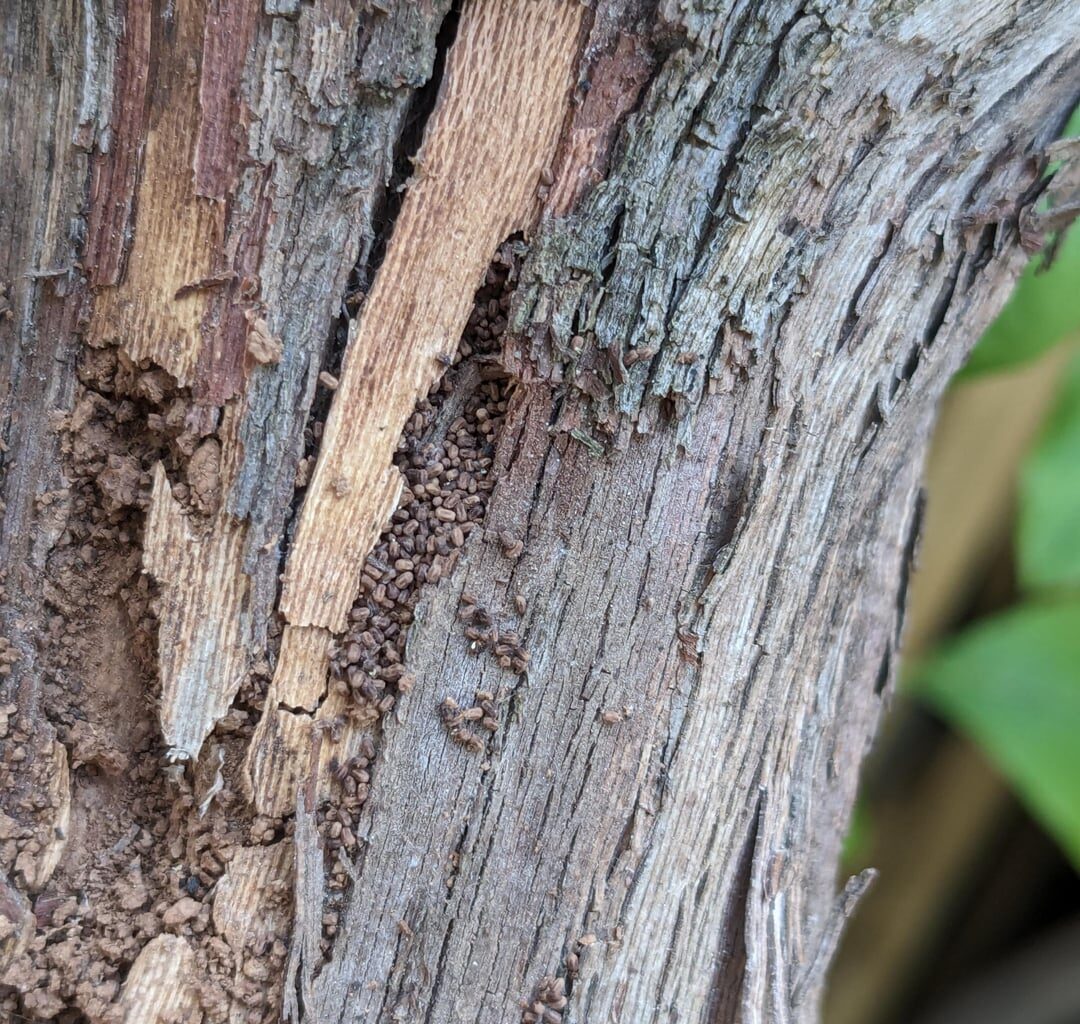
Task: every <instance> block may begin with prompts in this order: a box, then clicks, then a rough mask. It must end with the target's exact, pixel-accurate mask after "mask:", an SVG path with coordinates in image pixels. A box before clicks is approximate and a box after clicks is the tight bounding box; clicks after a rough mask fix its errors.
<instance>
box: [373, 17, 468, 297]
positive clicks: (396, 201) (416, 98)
mask: <svg viewBox="0 0 1080 1024" xmlns="http://www.w3.org/2000/svg"><path fill="white" fill-rule="evenodd" d="M460 19H461V0H455V2H454V4H453V6H452V7H451V8H450V10H449V11H448V12H447V14H446V16H445V17H444V18H443V20H442V23H441V24H440V25H439V31H438V33H437V34H436V36H435V60H434V63H433V65H432V70H431V77H430V78H428V80H427V81H426V82H425V83H424V84H423V85H422V86H421V87H420V88H419V89H417V90H416V91H415V92H414V93H413V95H412V99H411V100H410V102H409V109H408V112H407V113H406V114H405V120H404V124H403V126H402V129H401V134H400V135H399V136H398V138H397V142H396V144H395V146H394V161H393V170H392V172H391V176H390V180H389V182H388V183H387V186H386V190H385V192H384V193H383V200H382V203H381V204H380V206H379V207H378V208H377V209H376V211H375V214H374V216H373V217H372V221H371V227H372V233H373V234H374V238H375V240H374V242H373V243H372V246H371V255H370V256H369V257H368V260H367V265H366V266H364V267H360V266H358V267H357V268H356V269H355V270H354V271H353V277H354V281H353V287H355V288H357V289H361V290H363V291H367V289H368V288H369V287H370V286H371V282H372V281H373V280H374V278H375V274H376V273H377V272H378V269H379V267H380V266H381V265H382V261H383V259H384V258H385V256H386V247H387V245H389V244H390V238H391V236H392V235H393V231H394V222H395V221H396V220H397V215H398V213H399V212H400V211H401V204H402V202H403V201H404V199H405V192H406V190H407V189H408V181H409V177H410V175H411V174H412V173H413V162H414V160H415V159H416V155H417V153H418V152H419V151H420V147H421V145H422V144H423V141H424V132H425V130H426V129H427V123H428V119H429V118H430V117H431V114H432V112H433V111H434V110H435V103H436V101H437V100H438V98H439V89H440V87H441V85H442V79H443V73H444V72H445V69H446V55H447V54H448V53H449V52H450V47H451V46H453V44H454V38H455V37H456V35H457V29H458V23H459V21H460Z"/></svg>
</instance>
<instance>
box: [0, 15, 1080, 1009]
mask: <svg viewBox="0 0 1080 1024" xmlns="http://www.w3.org/2000/svg"><path fill="white" fill-rule="evenodd" d="M3 30H4V31H3V43H2V45H3V53H4V56H3V64H2V75H3V78H4V83H3V84H4V88H3V90H2V92H0V104H2V105H3V124H4V126H5V127H4V135H3V155H4V166H5V168H6V174H5V177H4V180H3V181H2V182H0V210H2V220H0V231H2V238H3V252H4V257H5V261H6V263H5V269H4V272H3V275H4V276H3V281H2V285H3V289H4V291H3V297H2V298H3V311H2V316H0V338H2V349H0V355H2V358H3V370H4V376H3V384H4V387H3V392H2V395H0V401H2V403H3V405H2V409H3V421H2V428H3V434H2V438H3V445H2V448H3V454H2V464H3V484H2V486H3V501H4V519H3V531H2V534H0V560H2V568H3V572H4V584H3V585H4V595H3V596H4V602H3V607H2V609H0V619H2V622H3V630H4V632H3V640H2V645H0V690H2V694H0V699H2V703H0V712H2V713H0V792H2V794H3V796H2V808H0V811H2V813H0V861H2V866H3V871H4V874H3V877H2V878H0V970H2V973H0V982H2V983H3V986H4V987H3V988H2V989H0V993H2V994H0V1000H2V1002H0V1005H2V1007H3V1011H4V1013H6V1014H8V1015H12V1016H13V1019H19V1018H20V1017H21V1018H25V1019H29V1020H35V1021H47V1020H57V1021H65V1022H72V1021H92V1022H95V1024H96V1022H115V1021H131V1022H144V1021H148V1022H164V1021H174V1020H183V1021H188V1020H190V1021H206V1022H208V1024H209V1022H224V1021H229V1022H233V1021H237V1022H239V1021H264V1020H266V1021H270V1020H276V1019H279V1018H280V1016H281V1015H282V1014H284V1015H285V1016H286V1017H288V1018H289V1019H292V1020H297V1021H301V1020H302V1021H311V1022H314V1021H319V1022H335V1024H337V1022H346V1021H373V1022H374V1021H398V1020H410V1021H427V1022H442V1021H451V1020H453V1021H468V1020H475V1021H478V1022H487V1021H506V1020H517V1019H520V1020H522V1021H539V1020H545V1021H559V1020H563V1021H575V1022H584V1024H590V1022H601V1021H624V1022H635V1024H636V1022H644V1021H669V1022H670V1021H701V1022H709V1024H721V1022H725V1021H732V1022H733V1021H747V1022H750V1021H769V1022H784V1021H810V1020H814V1019H815V1018H816V1015H817V1006H818V1002H819V997H820V993H821V990H822V986H823V984H824V982H825V976H826V971H827V967H828V964H829V960H830V957H831V955H832V952H833V949H834V947H835V945H836V942H837V939H838V937H839V934H840V931H841V929H842V926H843V922H844V919H845V917H846V916H847V915H848V914H849V913H850V912H851V909H852V907H853V905H854V903H855V901H856V899H857V897H858V895H859V893H860V892H861V890H862V889H863V888H864V887H865V885H866V884H867V882H868V879H867V878H857V879H852V880H849V881H845V880H844V879H840V880H839V881H838V879H837V860H838V853H839V846H840V841H841V837H842V836H843V833H844V830H845V826H846V822H847V818H848V815H849V812H850V808H851V805H852V802H853V799H854V794H855V788H856V784H857V779H858V769H859V764H860V761H861V759H862V757H863V756H864V755H865V753H866V751H867V748H868V745H869V744H870V742H871V739H872V737H873V734H874V731H875V728H876V726H877V723H878V721H879V718H880V715H881V713H882V710H883V707H884V706H885V703H886V702H887V699H888V695H889V692H890V688H891V686H892V682H893V678H894V675H895V670H896V657H897V650H898V645H899V643H900V637H901V628H902V622H903V608H904V593H905V589H906V584H907V576H908V573H909V570H910V565H911V561H912V558H913V554H914V552H915V549H916V546H917V540H918V532H919V516H920V498H919V473H920V466H921V462H922V457H923V453H924V449H925V444H926V440H927V436H928V432H929V430H930V426H931V423H932V418H933V412H934V407H935V403H936V402H937V399H938V398H939V397H940V394H941V392H942V389H943V388H944V386H945V384H946V382H947V381H948V379H949V376H950V375H951V374H952V373H953V372H954V371H955V370H956V368H957V367H958V366H959V365H960V363H961V362H962V360H963V358H964V355H965V353H966V351H967V349H968V347H969V346H970V344H971V342H972V341H973V340H974V339H975V338H976V337H977V336H978V334H979V332H980V330H981V329H982V328H983V326H984V325H985V324H986V323H987V322H988V320H989V319H990V318H991V317H992V316H993V315H994V313H995V312H996V311H997V309H998V308H999V307H1000V305H1001V303H1002V302H1003V301H1004V298H1005V296H1006V295H1007V292H1008V289H1009V286H1010V284H1011V282H1012V281H1013V279H1014V278H1015V276H1016V274H1017V273H1018V271H1019V269H1020V268H1021V266H1022V265H1023V262H1024V259H1025V258H1026V255H1025V251H1024V250H1025V248H1026V249H1027V250H1029V251H1030V250H1031V249H1032V248H1033V247H1034V246H1037V245H1038V244H1039V243H1040V230H1041V228H1042V227H1043V221H1042V214H1041V213H1040V211H1039V208H1038V206H1037V204H1038V203H1039V202H1040V201H1041V200H1042V198H1043V197H1044V195H1045V193H1046V190H1047V188H1048V183H1049V179H1048V178H1047V177H1046V176H1045V174H1044V172H1045V169H1046V163H1047V161H1046V148H1047V146H1048V145H1049V144H1050V143H1051V142H1052V140H1053V139H1054V138H1055V137H1056V135H1057V133H1058V131H1059V130H1060V128H1061V126H1062V124H1063V123H1064V120H1065V118H1066V116H1067V115H1068V113H1069V111H1070V110H1071V108H1072V107H1073V105H1074V104H1075V103H1076V101H1077V98H1078V97H1077V94H1078V86H1077V73H1076V72H1077V54H1078V51H1080V13H1078V11H1077V8H1076V5H1075V4H1072V3H1069V2H1067V0H1037V2H1032V3H1027V4H1022V5H1021V4H1001V3H998V2H996V0H972V2H969V3H967V4H964V5H960V6H958V5H956V4H953V3H948V2H930V3H924V4H920V5H912V4H906V3H901V2H897V0H881V2H878V3H873V4H866V3H855V2H851V3H843V2H830V0H821V2H818V3H807V2H805V0H804V2H790V3H789V2H784V0H768V2H760V3H748V2H745V3H744V2H737V0H730V2H716V3H709V2H704V0H702V2H700V3H692V4H688V3H677V2H674V0H671V2H669V0H660V2H649V0H596V2H595V3H593V4H583V3H580V2H578V0H483V2H480V0H473V2H466V3H464V4H463V5H462V6H461V7H460V9H459V8H457V7H454V8H453V9H451V7H450V4H449V2H448V0H422V2H417V3H377V2H372V3H359V4H358V3H350V2H347V0H264V2H263V3H261V4H258V3H255V2H253V0H214V2H211V3H203V2H201V0H177V2H175V3H168V4H160V3H156V2H151V0H85V2H83V3H81V4H77V3H74V2H73V0H46V2H43V3H9V4H8V5H7V9H6V10H5V12H4V24H3ZM1049 187H1052V186H1049Z"/></svg>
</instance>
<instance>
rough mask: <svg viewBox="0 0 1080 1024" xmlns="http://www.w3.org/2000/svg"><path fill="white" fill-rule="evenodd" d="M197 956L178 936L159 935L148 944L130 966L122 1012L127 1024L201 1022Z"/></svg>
mask: <svg viewBox="0 0 1080 1024" xmlns="http://www.w3.org/2000/svg"><path fill="white" fill-rule="evenodd" d="M194 967H195V954H194V952H193V951H192V949H191V947H190V946H189V945H188V944H187V943H186V942H185V941H184V940H183V939H182V938H180V937H178V936H176V935H159V936H158V937H157V938H156V939H152V940H151V941H150V942H149V943H147V945H146V948H145V949H143V951H142V952H141V953H140V954H139V956H138V958H137V959H136V960H135V963H134V964H132V966H131V971H130V973H129V974H128V977H127V981H125V982H124V991H123V993H122V995H121V996H120V1010H121V1012H122V1013H123V1015H124V1016H123V1019H124V1021H125V1022H127V1021H130V1022H132V1024H134V1022H135V1021H139V1024H172V1022H173V1021H184V1022H187V1021H192V1020H198V1019H199V1016H200V1010H199V996H198V992H197V990H196V988H195V985H194V984H193V982H192V977H193V973H194Z"/></svg>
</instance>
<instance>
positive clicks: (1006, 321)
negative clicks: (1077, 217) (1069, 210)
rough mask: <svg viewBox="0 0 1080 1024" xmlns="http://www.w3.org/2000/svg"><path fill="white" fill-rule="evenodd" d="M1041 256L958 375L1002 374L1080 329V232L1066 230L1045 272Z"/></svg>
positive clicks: (1037, 258)
mask: <svg viewBox="0 0 1080 1024" xmlns="http://www.w3.org/2000/svg"><path fill="white" fill-rule="evenodd" d="M1042 262H1043V258H1042V256H1036V257H1034V259H1032V260H1031V262H1030V263H1028V265H1027V269H1026V270H1025V271H1024V273H1023V275H1022V276H1021V278H1020V281H1019V283H1018V284H1017V286H1016V291H1015V292H1013V295H1012V298H1011V299H1009V302H1008V304H1007V305H1006V306H1005V308H1004V309H1003V310H1002V311H1001V314H1000V315H999V316H998V318H997V319H996V320H995V321H994V322H993V323H992V324H991V325H990V328H989V330H987V332H986V333H985V334H984V335H983V336H982V338H981V340H980V341H979V343H978V344H977V345H976V346H975V350H974V351H973V352H972V353H971V358H970V359H969V360H968V362H967V365H966V366H965V367H964V369H963V370H962V371H961V373H962V374H964V375H965V376H969V375H973V374H977V373H987V372H991V371H994V370H1004V369H1007V368H1008V367H1010V366H1016V365H1018V364H1019V363H1025V362H1028V361H1029V360H1031V359H1034V358H1035V357H1036V356H1040V355H1042V353H1043V352H1045V351H1047V349H1049V348H1052V347H1053V346H1054V345H1056V344H1057V343H1058V342H1059V341H1061V340H1062V339H1063V338H1066V337H1068V336H1069V335H1071V334H1075V333H1077V332H1078V331H1080V286H1078V282H1080V231H1077V230H1076V229H1075V228H1074V229H1073V230H1071V231H1068V232H1067V233H1066V235H1065V239H1064V241H1063V242H1062V243H1061V246H1060V248H1059V249H1058V253H1057V258H1056V259H1055V260H1054V262H1053V263H1052V264H1051V265H1050V268H1049V269H1047V270H1042V269H1040V268H1041V266H1042Z"/></svg>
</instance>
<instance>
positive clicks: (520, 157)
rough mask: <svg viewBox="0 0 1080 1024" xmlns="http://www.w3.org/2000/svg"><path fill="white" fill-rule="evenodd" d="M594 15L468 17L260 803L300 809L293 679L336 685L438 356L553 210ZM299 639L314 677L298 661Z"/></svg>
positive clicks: (414, 200)
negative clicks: (412, 422) (477, 294)
mask: <svg viewBox="0 0 1080 1024" xmlns="http://www.w3.org/2000/svg"><path fill="white" fill-rule="evenodd" d="M583 14H584V8H583V7H581V5H579V4H576V3H570V2H563V0H558V2H554V3H531V2H526V0H497V2H490V3H484V4H475V5H472V6H470V7H469V8H468V10H467V12H466V13H465V15H464V16H463V18H462V23H461V25H460V27H459V29H458V36H457V39H456V41H455V44H454V46H453V48H452V50H451V52H450V55H449V58H448V63H447V68H446V72H445V76H444V82H443V87H442V93H441V95H440V98H439V102H438V105H437V107H436V110H435V112H434V114H433V116H432V118H431V120H430V122H429V125H428V131H427V133H426V135H425V138H424V144H423V146H422V148H421V150H420V152H419V153H418V155H417V157H416V160H415V163H414V176H413V178H412V180H411V182H410V185H409V190H408V193H407V195H406V197H405V201H404V204H403V206H402V209H401V212H400V214H399V215H398V218H397V222H396V224H395V229H394V236H393V238H392V240H391V243H390V247H389V249H388V251H387V254H386V257H385V260H384V262H383V264H382V266H381V268H380V270H379V274H378V276H377V278H376V280H375V284H374V286H373V288H372V291H371V294H370V295H369V296H368V299H367V302H366V303H365V306H364V310H363V313H362V316H361V317H360V320H359V322H358V323H357V324H356V325H355V326H354V329H353V330H352V331H351V332H350V338H349V345H348V348H347V349H346V353H345V361H344V365H343V370H342V374H341V377H340V379H339V381H338V385H337V388H336V389H335V392H334V399H333V404H332V405H331V410H330V416H329V418H328V420H327V423H326V427H325V430H324V433H323V439H322V447H321V449H320V452H319V457H318V460H317V462H316V465H315V473H314V477H313V479H312V481H311V484H310V486H309V488H308V492H307V495H306V497H305V500H304V506H303V509H302V510H301V514H300V520H299V524H298V527H297V531H296V538H295V541H294V544H293V547H292V550H291V552H290V554H289V558H288V562H287V563H286V569H285V576H284V579H283V584H282V596H281V601H280V610H281V612H282V614H283V616H284V617H285V619H286V623H287V624H286V627H285V638H284V640H283V644H282V650H281V653H280V655H279V658H278V664H277V668H276V672H275V680H274V684H273V686H272V688H271V692H270V697H271V699H270V700H268V702H267V711H266V712H265V715H264V722H263V723H261V724H260V731H259V734H258V735H257V737H256V739H255V740H254V741H253V743H252V747H251V751H250V752H249V755H248V762H247V764H248V768H247V770H248V773H249V776H250V778H251V779H252V786H253V790H254V792H255V793H256V794H265V795H263V796H257V797H256V800H257V803H258V804H259V805H260V806H262V807H266V808H271V807H272V808H274V809H276V810H277V812H278V813H280V812H281V811H282V810H283V809H285V808H288V807H291V806H292V805H293V804H294V802H295V788H292V792H291V793H290V791H289V788H287V787H295V784H296V781H297V780H298V779H299V777H300V776H299V768H298V766H297V763H296V760H295V757H296V755H302V754H303V752H304V749H305V746H304V742H305V741H304V737H305V735H306V734H307V731H308V730H309V729H310V723H307V722H303V721H301V720H300V717H299V716H297V715H295V714H293V713H292V712H290V711H284V710H278V703H290V702H289V701H288V700H287V699H286V698H285V697H284V696H283V695H284V694H286V693H287V692H288V691H287V686H288V683H287V682H286V680H290V679H295V678H296V677H297V676H300V675H302V676H303V677H304V678H305V680H310V681H311V682H310V685H312V686H313V687H316V688H317V687H318V680H319V679H320V678H321V679H322V680H323V686H322V689H325V680H326V671H327V668H328V664H329V659H328V658H326V659H325V660H324V664H323V667H322V669H321V672H320V671H319V670H318V669H317V666H316V664H315V660H316V658H315V657H312V651H313V649H318V648H320V647H321V649H322V650H323V651H324V652H325V651H326V650H327V649H328V647H329V643H330V641H331V639H332V634H333V633H335V632H338V633H340V632H342V631H343V630H344V629H345V627H346V624H347V619H346V615H347V612H348V609H349V606H350V605H351V603H352V601H353V598H354V597H355V595H356V592H357V588H358V581H359V577H360V569H361V565H362V563H363V560H364V558H365V556H366V555H367V553H368V551H369V550H370V549H371V547H372V545H373V544H374V542H375V540H376V538H377V537H378V535H379V533H380V532H381V531H382V529H383V527H384V525H385V524H386V522H387V520H388V519H389V515H390V513H391V512H392V511H393V510H394V508H396V507H397V500H398V494H399V493H400V490H401V477H400V474H399V473H398V471H397V470H396V469H395V468H394V466H393V465H392V464H391V458H392V456H393V453H394V449H395V447H396V446H397V442H398V437H399V436H400V434H401V429H402V426H403V425H404V423H405V420H406V419H407V418H408V416H409V415H410V414H411V413H412V411H413V407H414V406H415V404H416V401H417V399H418V398H420V397H422V396H423V395H425V394H426V393H427V391H428V389H429V388H430V386H431V384H432V382H433V381H434V380H435V379H436V378H437V377H438V375H439V374H440V373H441V372H442V371H443V369H444V367H443V365H442V364H441V363H440V362H439V360H438V357H439V356H441V355H445V354H447V353H452V352H453V351H454V350H455V349H456V347H457V339H458V337H459V336H460V334H461V332H462V329H463V327H464V325H465V321H466V318H467V316H468V312H469V308H470V305H471V296H472V290H473V287H474V286H475V284H476V282H477V281H478V280H479V279H480V277H481V276H482V274H483V271H484V269H485V268H486V267H487V265H488V262H489V260H490V258H491V254H492V252H494V250H495V247H496V245H497V244H498V243H499V242H500V241H501V240H502V239H503V238H505V237H506V236H508V235H510V234H512V233H513V232H515V231H520V230H523V229H526V228H529V227H530V226H531V225H532V223H533V222H534V220H535V218H536V216H537V215H538V213H539V210H540V202H539V199H538V196H537V191H536V190H537V187H538V185H539V183H540V180H541V175H542V173H543V172H544V169H545V168H547V167H548V166H549V164H550V163H551V160H552V158H553V155H554V151H555V147H556V144H557V141H558V132H559V128H560V126H561V125H562V123H563V120H564V119H565V117H566V113H567V109H568V105H569V99H570V89H571V85H572V72H573V69H574V67H575V63H576V57H577V51H578V47H579V45H580V35H581V26H582V18H583ZM494 195H498V196H499V197H500V201H499V202H498V203H491V202H490V201H489V197H490V196H494ZM297 629H300V630H304V634H305V640H304V644H305V646H304V647H303V653H302V654H300V655H299V656H300V657H301V658H302V659H303V663H302V667H301V666H299V665H297V664H295V663H294V662H293V660H292V659H293V651H294V650H299V647H300V642H299V639H298V638H295V639H294V637H293V636H292V633H293V631H294V630H297ZM315 629H320V630H321V631H323V636H322V637H321V638H318V639H316V638H315V635H314V633H313V631H314V630H315ZM312 645H313V646H312ZM279 675H280V676H281V678H282V682H281V683H279V682H278V676H279ZM315 692H316V690H315V689H313V690H312V691H311V693H315ZM310 699H311V698H310V696H309V697H308V700H307V701H301V702H297V703H300V704H304V703H307V702H309V701H310ZM264 747H265V749H264ZM285 751H294V752H295V754H294V755H292V756H291V757H290V756H283V754H284V752H285ZM290 762H291V767H290Z"/></svg>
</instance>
